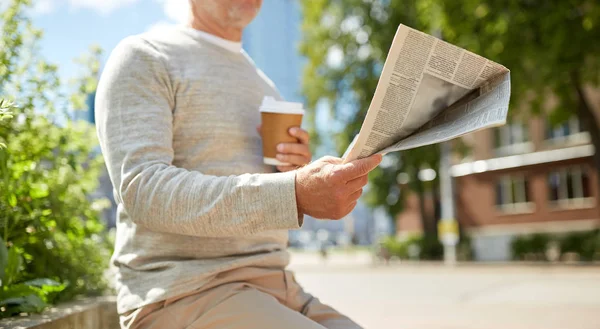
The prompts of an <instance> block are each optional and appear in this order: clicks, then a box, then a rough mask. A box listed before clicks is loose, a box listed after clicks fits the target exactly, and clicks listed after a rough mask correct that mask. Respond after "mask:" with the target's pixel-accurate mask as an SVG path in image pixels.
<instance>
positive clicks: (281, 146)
mask: <svg viewBox="0 0 600 329" xmlns="http://www.w3.org/2000/svg"><path fill="white" fill-rule="evenodd" d="M283 148H284V146H283V144H279V145H277V151H279V152H283Z"/></svg>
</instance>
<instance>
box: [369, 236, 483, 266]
mask: <svg viewBox="0 0 600 329" xmlns="http://www.w3.org/2000/svg"><path fill="white" fill-rule="evenodd" d="M380 244H381V247H382V248H384V249H385V250H386V252H387V253H389V256H390V257H397V258H400V259H409V258H412V257H414V256H413V255H411V254H412V253H413V252H415V254H416V258H418V259H421V260H441V259H443V257H444V246H443V245H442V244H441V243H440V241H439V240H438V239H437V238H436V237H434V236H426V235H412V236H410V237H408V238H405V239H401V240H398V239H396V238H394V237H386V238H385V239H383V240H382V241H381V243H380ZM457 250H458V251H459V254H460V260H471V259H472V258H471V257H472V251H471V240H470V239H469V238H468V237H467V238H463V239H461V242H460V244H459V245H458V246H457Z"/></svg>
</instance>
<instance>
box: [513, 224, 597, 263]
mask: <svg viewBox="0 0 600 329" xmlns="http://www.w3.org/2000/svg"><path fill="white" fill-rule="evenodd" d="M551 242H555V243H556V244H557V245H558V248H559V251H560V254H561V255H563V256H564V255H565V254H567V253H574V254H577V255H578V256H579V259H581V260H583V261H592V260H598V258H599V254H600V230H592V231H585V232H570V233H566V234H552V235H550V234H533V235H527V236H520V237H517V238H515V239H513V241H512V243H511V250H512V255H513V259H515V260H544V261H547V260H548V257H547V255H546V252H547V251H548V247H549V245H550V243H551Z"/></svg>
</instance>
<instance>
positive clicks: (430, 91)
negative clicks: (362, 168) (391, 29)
mask: <svg viewBox="0 0 600 329" xmlns="http://www.w3.org/2000/svg"><path fill="white" fill-rule="evenodd" d="M509 100H510V71H509V70H508V69H507V68H505V67H504V66H502V65H500V64H497V63H494V62H492V61H490V60H488V59H486V58H484V57H481V56H479V55H476V54H474V53H471V52H469V51H467V50H464V49H462V48H459V47H456V46H454V45H452V44H450V43H447V42H445V41H443V40H440V39H438V38H435V37H433V36H431V35H428V34H426V33H423V32H420V31H417V30H414V29H412V28H409V27H407V26H405V25H400V26H399V27H398V30H397V32H396V35H395V37H394V41H393V43H392V46H391V48H390V51H389V54H388V57H387V59H386V61H385V64H384V67H383V71H382V73H381V77H380V78H379V82H378V83H377V88H376V90H375V94H374V95H373V99H372V100H371V104H370V105H369V109H368V111H367V115H366V117H365V120H364V122H363V125H362V127H361V130H360V132H359V134H358V135H357V136H355V138H354V140H353V141H352V143H351V144H350V146H349V147H348V149H347V150H346V152H345V154H344V156H343V158H344V160H345V161H352V160H355V159H359V158H364V157H367V156H370V155H372V154H375V153H382V154H385V153H389V152H394V151H401V150H406V149H411V148H416V147H420V146H425V145H430V144H435V143H440V142H444V141H447V140H450V139H453V138H456V137H459V136H462V135H464V134H467V133H470V132H473V131H476V130H480V129H484V128H488V127H492V126H498V125H502V124H504V123H505V122H506V116H507V113H508V103H509Z"/></svg>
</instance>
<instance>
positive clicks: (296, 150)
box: [256, 126, 312, 172]
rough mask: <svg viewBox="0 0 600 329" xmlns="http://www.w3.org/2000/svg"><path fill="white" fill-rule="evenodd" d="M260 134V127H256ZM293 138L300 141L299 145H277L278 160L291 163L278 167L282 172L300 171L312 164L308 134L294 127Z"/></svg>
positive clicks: (291, 131) (292, 130)
mask: <svg viewBox="0 0 600 329" xmlns="http://www.w3.org/2000/svg"><path fill="white" fill-rule="evenodd" d="M256 128H257V130H258V133H259V134H260V133H261V130H260V128H261V127H260V126H258V127H256ZM289 133H290V135H291V136H292V137H296V138H297V139H298V142H297V143H281V144H279V145H277V156H276V157H277V160H279V161H281V162H285V163H289V164H290V165H289V166H277V170H279V171H281V172H285V171H291V170H295V169H298V167H302V166H304V165H307V164H309V163H310V160H311V159H312V154H311V153H310V148H309V142H310V136H309V134H308V132H307V131H306V130H304V129H302V128H300V127H292V128H290V130H289ZM261 135H262V134H261Z"/></svg>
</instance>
